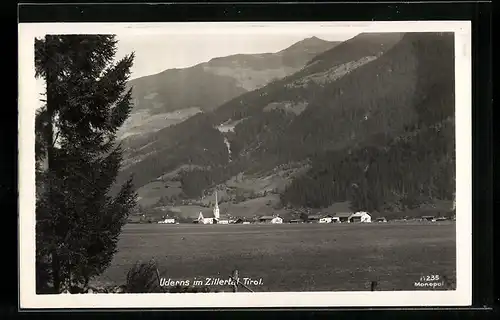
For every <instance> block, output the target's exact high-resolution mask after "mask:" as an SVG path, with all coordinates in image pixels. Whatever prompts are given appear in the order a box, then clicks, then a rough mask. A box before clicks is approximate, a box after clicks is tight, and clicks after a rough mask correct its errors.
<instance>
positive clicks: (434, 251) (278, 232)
mask: <svg viewBox="0 0 500 320" xmlns="http://www.w3.org/2000/svg"><path fill="white" fill-rule="evenodd" d="M455 243H456V241H455V223H453V222H438V223H421V222H411V223H410V222H407V223H378V224H377V223H372V224H283V225H190V224H180V225H157V224H148V225H127V226H125V228H124V232H123V234H122V238H121V240H120V242H119V252H118V253H117V254H116V256H115V258H114V260H113V262H112V265H111V267H110V268H109V269H108V270H107V271H106V272H105V273H104V274H103V275H102V276H101V277H100V278H99V279H97V280H98V281H99V282H115V283H124V282H125V278H126V274H127V271H128V270H129V269H130V267H132V266H133V265H134V263H135V262H136V261H137V260H142V261H145V262H146V261H148V260H150V259H151V258H155V259H156V261H157V262H158V264H159V269H160V273H161V276H162V277H164V278H166V279H168V278H170V279H172V280H190V281H191V282H192V281H193V279H195V278H197V279H204V278H205V277H220V278H222V279H227V278H228V276H229V275H230V274H231V272H232V270H234V269H235V268H237V269H238V270H239V274H240V278H241V277H250V278H254V279H260V278H262V282H263V284H262V285H259V286H253V287H252V288H253V290H255V291H344V290H349V291H352V290H355V291H356V290H369V288H370V282H371V281H377V282H378V287H377V290H415V289H418V288H415V287H414V282H416V281H418V279H419V277H420V276H427V275H439V276H440V277H441V278H442V277H443V276H445V277H447V278H448V279H449V280H450V282H451V283H452V289H454V285H455V256H456V254H455ZM214 289H218V290H224V291H227V290H229V289H230V288H229V287H228V286H219V287H216V288H214ZM441 289H443V288H441ZM427 290H428V289H427Z"/></svg>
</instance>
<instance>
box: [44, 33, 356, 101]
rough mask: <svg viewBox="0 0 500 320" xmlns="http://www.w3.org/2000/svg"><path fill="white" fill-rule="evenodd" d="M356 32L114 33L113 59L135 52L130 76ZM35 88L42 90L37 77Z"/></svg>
mask: <svg viewBox="0 0 500 320" xmlns="http://www.w3.org/2000/svg"><path fill="white" fill-rule="evenodd" d="M355 35H356V34H340V33H332V34H325V33H322V34H320V35H317V34H308V33H303V34H300V33H294V34H279V35H276V34H269V35H266V34H251V33H248V34H220V33H219V34H201V33H193V34H175V33H174V34H166V35H161V34H160V35H159V34H151V35H147V34H146V35H145V34H142V35H125V34H124V35H117V39H118V44H117V53H116V59H121V58H123V57H124V56H126V55H128V54H130V53H131V52H135V59H134V65H133V67H132V70H131V71H132V72H131V77H130V79H135V78H139V77H143V76H147V75H151V74H156V73H159V72H162V71H164V70H167V69H173V68H186V67H191V66H194V65H196V64H199V63H202V62H207V61H209V60H210V59H212V58H217V57H225V56H229V55H233V54H238V53H242V54H251V53H269V52H278V51H280V50H283V49H286V48H288V47H289V46H291V45H293V44H294V43H296V42H299V41H301V40H303V39H306V38H310V37H312V36H316V37H318V38H320V39H323V40H327V41H344V40H347V39H350V38H352V37H354V36H355ZM37 91H38V92H40V93H42V92H44V91H45V83H44V80H40V79H37Z"/></svg>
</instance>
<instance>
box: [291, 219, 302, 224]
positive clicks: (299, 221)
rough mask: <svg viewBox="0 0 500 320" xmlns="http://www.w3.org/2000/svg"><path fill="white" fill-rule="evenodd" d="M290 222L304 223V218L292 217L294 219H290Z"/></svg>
mask: <svg viewBox="0 0 500 320" xmlns="http://www.w3.org/2000/svg"><path fill="white" fill-rule="evenodd" d="M290 223H302V220H300V219H292V220H290Z"/></svg>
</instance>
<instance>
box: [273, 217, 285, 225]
mask: <svg viewBox="0 0 500 320" xmlns="http://www.w3.org/2000/svg"><path fill="white" fill-rule="evenodd" d="M271 223H278V224H279V223H283V219H282V218H280V217H274V218H273V219H272V220H271Z"/></svg>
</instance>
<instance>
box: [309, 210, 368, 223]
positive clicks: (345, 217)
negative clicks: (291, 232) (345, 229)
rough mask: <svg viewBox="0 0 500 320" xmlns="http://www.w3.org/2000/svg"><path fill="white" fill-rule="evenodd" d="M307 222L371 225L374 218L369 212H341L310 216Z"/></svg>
mask: <svg viewBox="0 0 500 320" xmlns="http://www.w3.org/2000/svg"><path fill="white" fill-rule="evenodd" d="M307 222H309V223H354V222H362V223H369V222H372V217H371V215H370V214H369V213H368V212H365V211H359V212H356V213H353V212H339V213H335V214H326V215H321V214H314V215H310V216H308V220H307Z"/></svg>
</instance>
